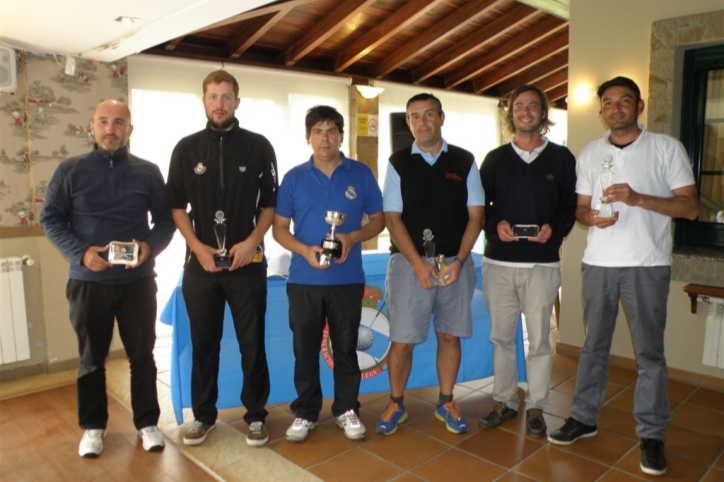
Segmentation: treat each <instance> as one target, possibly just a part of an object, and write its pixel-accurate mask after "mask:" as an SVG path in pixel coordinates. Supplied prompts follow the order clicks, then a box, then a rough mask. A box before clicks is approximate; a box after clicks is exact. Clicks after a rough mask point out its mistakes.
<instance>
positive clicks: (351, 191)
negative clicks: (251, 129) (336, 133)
mask: <svg viewBox="0 0 724 482" xmlns="http://www.w3.org/2000/svg"><path fill="white" fill-rule="evenodd" d="M340 156H341V157H342V164H340V165H339V166H337V168H336V169H335V170H334V172H333V173H332V178H331V179H330V178H328V177H327V176H326V175H325V174H324V173H322V171H320V170H319V169H317V168H316V167H314V162H313V158H312V156H310V158H309V160H308V161H307V162H305V163H304V164H300V165H298V166H296V167H294V168H293V169H292V170H291V171H289V172H288V173H287V174H286V175H285V176H284V180H283V181H282V184H281V186H280V187H279V192H278V193H277V205H276V208H275V213H276V214H278V215H279V216H283V217H285V218H289V219H291V220H292V223H293V226H292V232H293V234H294V236H295V237H296V238H297V239H298V240H299V241H301V242H302V243H304V244H306V245H308V246H320V245H321V243H322V240H323V239H324V238H326V237H327V233H329V232H331V228H332V227H331V226H330V225H329V224H327V223H326V222H325V220H324V218H325V216H326V214H327V211H339V212H342V213H344V214H346V215H347V220H346V221H345V222H344V224H343V225H342V226H339V227H337V228H336V230H335V232H338V233H350V232H352V231H356V230H358V229H359V228H360V227H361V226H362V217H363V215H364V214H367V215H371V214H375V213H378V212H380V211H382V193H381V191H380V187H379V185H378V184H377V179H375V176H374V174H373V173H372V170H371V169H370V168H369V167H367V166H366V165H365V164H362V163H361V162H358V161H355V160H352V159H349V158H347V157H346V156H345V155H344V154H343V153H342V152H340ZM288 282H289V283H297V284H307V285H342V284H352V283H364V282H365V274H364V271H363V270H362V245H361V244H360V243H357V244H356V245H355V246H354V248H352V251H350V253H349V256H348V257H347V260H346V261H345V262H344V263H341V264H338V263H336V261H334V262H332V265H331V266H330V267H329V268H328V269H325V270H319V269H316V268H313V267H312V266H310V265H309V263H307V260H306V259H304V258H303V257H302V256H300V255H298V254H296V253H292V260H291V264H290V265H289V280H288Z"/></svg>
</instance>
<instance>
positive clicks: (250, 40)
mask: <svg viewBox="0 0 724 482" xmlns="http://www.w3.org/2000/svg"><path fill="white" fill-rule="evenodd" d="M291 10H292V9H291V8H289V9H286V10H279V11H278V12H276V13H270V14H268V15H265V16H263V17H256V18H253V19H251V20H249V21H246V22H244V23H242V24H241V25H240V26H239V29H238V30H237V32H236V34H235V35H234V37H232V39H231V40H229V42H228V44H227V48H228V50H229V52H230V53H231V55H230V57H231V58H232V59H236V58H239V56H240V55H241V54H243V53H244V52H246V51H247V50H248V49H249V47H251V46H252V45H254V43H256V41H257V40H259V39H260V38H261V37H262V36H263V35H264V34H265V33H267V32H268V31H269V30H270V29H271V28H272V27H273V26H274V25H276V24H277V23H278V22H279V21H280V20H281V19H283V18H284V17H285V16H286V15H287V14H288V13H289V12H291Z"/></svg>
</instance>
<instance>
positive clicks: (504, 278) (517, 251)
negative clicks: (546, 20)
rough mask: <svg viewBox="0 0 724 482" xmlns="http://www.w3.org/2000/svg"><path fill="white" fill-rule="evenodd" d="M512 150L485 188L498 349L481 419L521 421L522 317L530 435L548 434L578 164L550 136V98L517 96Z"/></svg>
mask: <svg viewBox="0 0 724 482" xmlns="http://www.w3.org/2000/svg"><path fill="white" fill-rule="evenodd" d="M507 121H508V128H509V129H510V131H511V132H512V133H513V134H514V138H513V141H512V142H511V143H510V144H506V145H503V146H501V147H498V148H497V149H494V150H493V151H491V152H490V153H488V155H487V156H486V157H485V160H484V161H483V164H482V165H481V166H480V177H481V181H482V183H483V187H484V188H485V194H486V199H485V237H486V241H487V243H486V245H485V255H484V258H483V294H484V296H485V303H486V305H487V307H488V312H489V313H490V324H491V329H490V341H491V342H492V343H493V345H494V369H495V383H494V387H493V398H494V399H495V401H496V402H497V403H496V404H495V406H494V407H493V409H492V410H491V411H490V412H489V413H488V414H486V415H484V416H483V417H482V418H481V419H480V426H481V427H483V428H492V427H497V426H498V425H500V424H501V423H502V422H503V421H504V420H507V419H510V418H513V417H515V416H516V415H517V414H518V404H519V401H518V383H517V373H516V357H515V355H516V354H515V350H516V349H515V333H516V327H517V326H518V319H519V318H520V315H521V313H522V314H523V315H524V317H525V322H526V327H527V329H528V343H529V345H528V357H527V360H526V362H527V374H528V393H527V394H526V399H525V405H526V407H527V412H526V430H527V431H528V433H529V434H530V435H533V436H536V437H542V436H544V435H545V434H546V429H547V427H546V423H545V420H544V419H543V410H544V409H545V408H546V406H547V404H548V398H549V381H550V374H551V362H552V357H551V348H550V341H549V336H550V317H551V313H552V311H553V304H554V301H555V299H556V296H557V294H558V289H559V288H560V286H561V271H560V257H559V252H560V247H561V243H562V242H563V238H564V237H565V236H566V235H567V234H568V232H569V231H570V230H571V228H572V227H573V224H574V222H575V213H576V160H575V158H574V157H573V154H571V152H570V151H569V150H568V149H567V148H565V147H562V146H558V145H556V144H554V143H552V142H550V141H549V140H548V139H547V138H546V137H544V136H545V134H546V133H547V132H548V128H549V126H550V125H552V124H553V123H552V122H551V121H550V119H549V118H548V103H547V101H546V98H545V94H544V93H543V92H542V91H541V90H540V89H539V88H537V87H535V86H532V85H523V86H521V87H518V88H517V89H516V90H515V91H514V92H513V93H512V94H511V96H510V100H509V102H508V116H507Z"/></svg>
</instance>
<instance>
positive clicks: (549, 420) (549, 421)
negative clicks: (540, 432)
mask: <svg viewBox="0 0 724 482" xmlns="http://www.w3.org/2000/svg"><path fill="white" fill-rule="evenodd" d="M543 418H544V419H545V421H546V426H547V427H548V430H547V433H551V432H552V431H554V430H557V429H559V428H561V427H562V426H563V424H564V423H565V420H564V419H563V418H561V417H556V416H555V415H551V414H549V413H545V412H543ZM500 430H505V431H508V432H512V433H515V434H517V435H521V436H524V437H527V438H529V439H531V440H539V441H545V440H546V439H545V436H542V437H533V436H531V435H529V434H528V432H527V430H526V428H525V412H518V416H517V417H515V418H514V419H511V420H506V421H505V422H503V424H502V425H501V426H500Z"/></svg>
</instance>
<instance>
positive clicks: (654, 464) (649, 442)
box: [641, 438, 666, 475]
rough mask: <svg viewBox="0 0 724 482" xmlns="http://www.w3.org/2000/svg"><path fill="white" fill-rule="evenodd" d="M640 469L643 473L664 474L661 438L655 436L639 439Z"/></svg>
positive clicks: (664, 461) (664, 462)
mask: <svg viewBox="0 0 724 482" xmlns="http://www.w3.org/2000/svg"><path fill="white" fill-rule="evenodd" d="M641 470H642V471H643V473H644V474H649V475H664V474H665V473H666V456H665V455H664V442H663V440H658V439H655V438H642V439H641Z"/></svg>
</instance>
